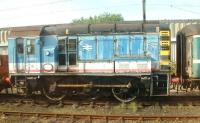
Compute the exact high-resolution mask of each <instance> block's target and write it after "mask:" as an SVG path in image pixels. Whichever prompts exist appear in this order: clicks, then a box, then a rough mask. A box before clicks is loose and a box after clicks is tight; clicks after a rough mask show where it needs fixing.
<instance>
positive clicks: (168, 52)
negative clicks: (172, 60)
mask: <svg viewBox="0 0 200 123" xmlns="http://www.w3.org/2000/svg"><path fill="white" fill-rule="evenodd" d="M160 55H161V56H167V55H170V51H169V50H160Z"/></svg>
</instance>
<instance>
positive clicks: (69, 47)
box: [68, 39, 76, 51]
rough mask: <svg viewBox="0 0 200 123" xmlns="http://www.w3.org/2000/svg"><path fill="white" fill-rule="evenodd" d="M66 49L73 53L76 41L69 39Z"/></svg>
mask: <svg viewBox="0 0 200 123" xmlns="http://www.w3.org/2000/svg"><path fill="white" fill-rule="evenodd" d="M68 49H69V50H70V51H75V50H76V39H69V42H68Z"/></svg>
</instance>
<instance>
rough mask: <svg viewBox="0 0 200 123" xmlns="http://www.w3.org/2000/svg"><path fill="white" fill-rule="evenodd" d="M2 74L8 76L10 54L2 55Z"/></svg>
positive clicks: (0, 67)
mask: <svg viewBox="0 0 200 123" xmlns="http://www.w3.org/2000/svg"><path fill="white" fill-rule="evenodd" d="M0 60H1V61H0V62H1V64H0V76H1V77H6V76H8V56H7V55H0Z"/></svg>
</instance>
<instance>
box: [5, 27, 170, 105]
mask: <svg viewBox="0 0 200 123" xmlns="http://www.w3.org/2000/svg"><path fill="white" fill-rule="evenodd" d="M142 27H143V28H142ZM8 52H9V73H10V75H11V78H12V80H13V81H14V83H15V85H16V87H17V88H18V90H20V91H19V92H21V93H26V94H31V93H33V92H34V91H37V90H42V91H43V93H44V95H45V96H46V97H47V98H49V99H51V100H60V99H62V98H63V97H64V96H65V95H66V94H74V93H75V92H81V93H82V92H84V93H89V94H90V95H93V96H96V95H102V94H104V93H105V95H106V94H107V93H108V91H110V90H112V93H113V95H114V96H115V97H116V98H117V99H118V100H120V101H124V102H129V101H131V100H133V99H135V97H137V96H139V95H140V94H141V95H151V96H152V95H160V94H167V93H168V83H169V70H170V68H169V62H170V32H169V29H168V28H166V27H164V26H163V27H162V26H160V25H159V24H144V25H143V24H135V25H134V24H96V25H87V24H85V25H54V26H44V27H24V28H15V29H13V30H12V31H11V36H10V38H9V45H8Z"/></svg>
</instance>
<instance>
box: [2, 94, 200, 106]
mask: <svg viewBox="0 0 200 123" xmlns="http://www.w3.org/2000/svg"><path fill="white" fill-rule="evenodd" d="M0 103H1V104H19V105H23V104H33V105H35V104H36V105H44V106H48V105H75V106H94V107H95V106H113V105H119V104H121V103H120V102H118V101H116V100H115V99H113V98H104V99H97V100H91V99H85V98H84V97H83V98H71V99H65V100H63V101H61V102H52V101H49V100H47V99H46V98H44V97H41V96H34V97H29V98H27V97H24V96H18V95H0ZM134 103H136V104H137V105H140V106H144V107H145V106H154V105H160V106H165V105H168V106H177V105H182V106H200V96H185V97H180V96H160V97H152V98H151V99H149V98H146V97H143V98H139V99H136V100H135V101H134ZM129 104H131V103H127V104H126V105H129Z"/></svg>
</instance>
